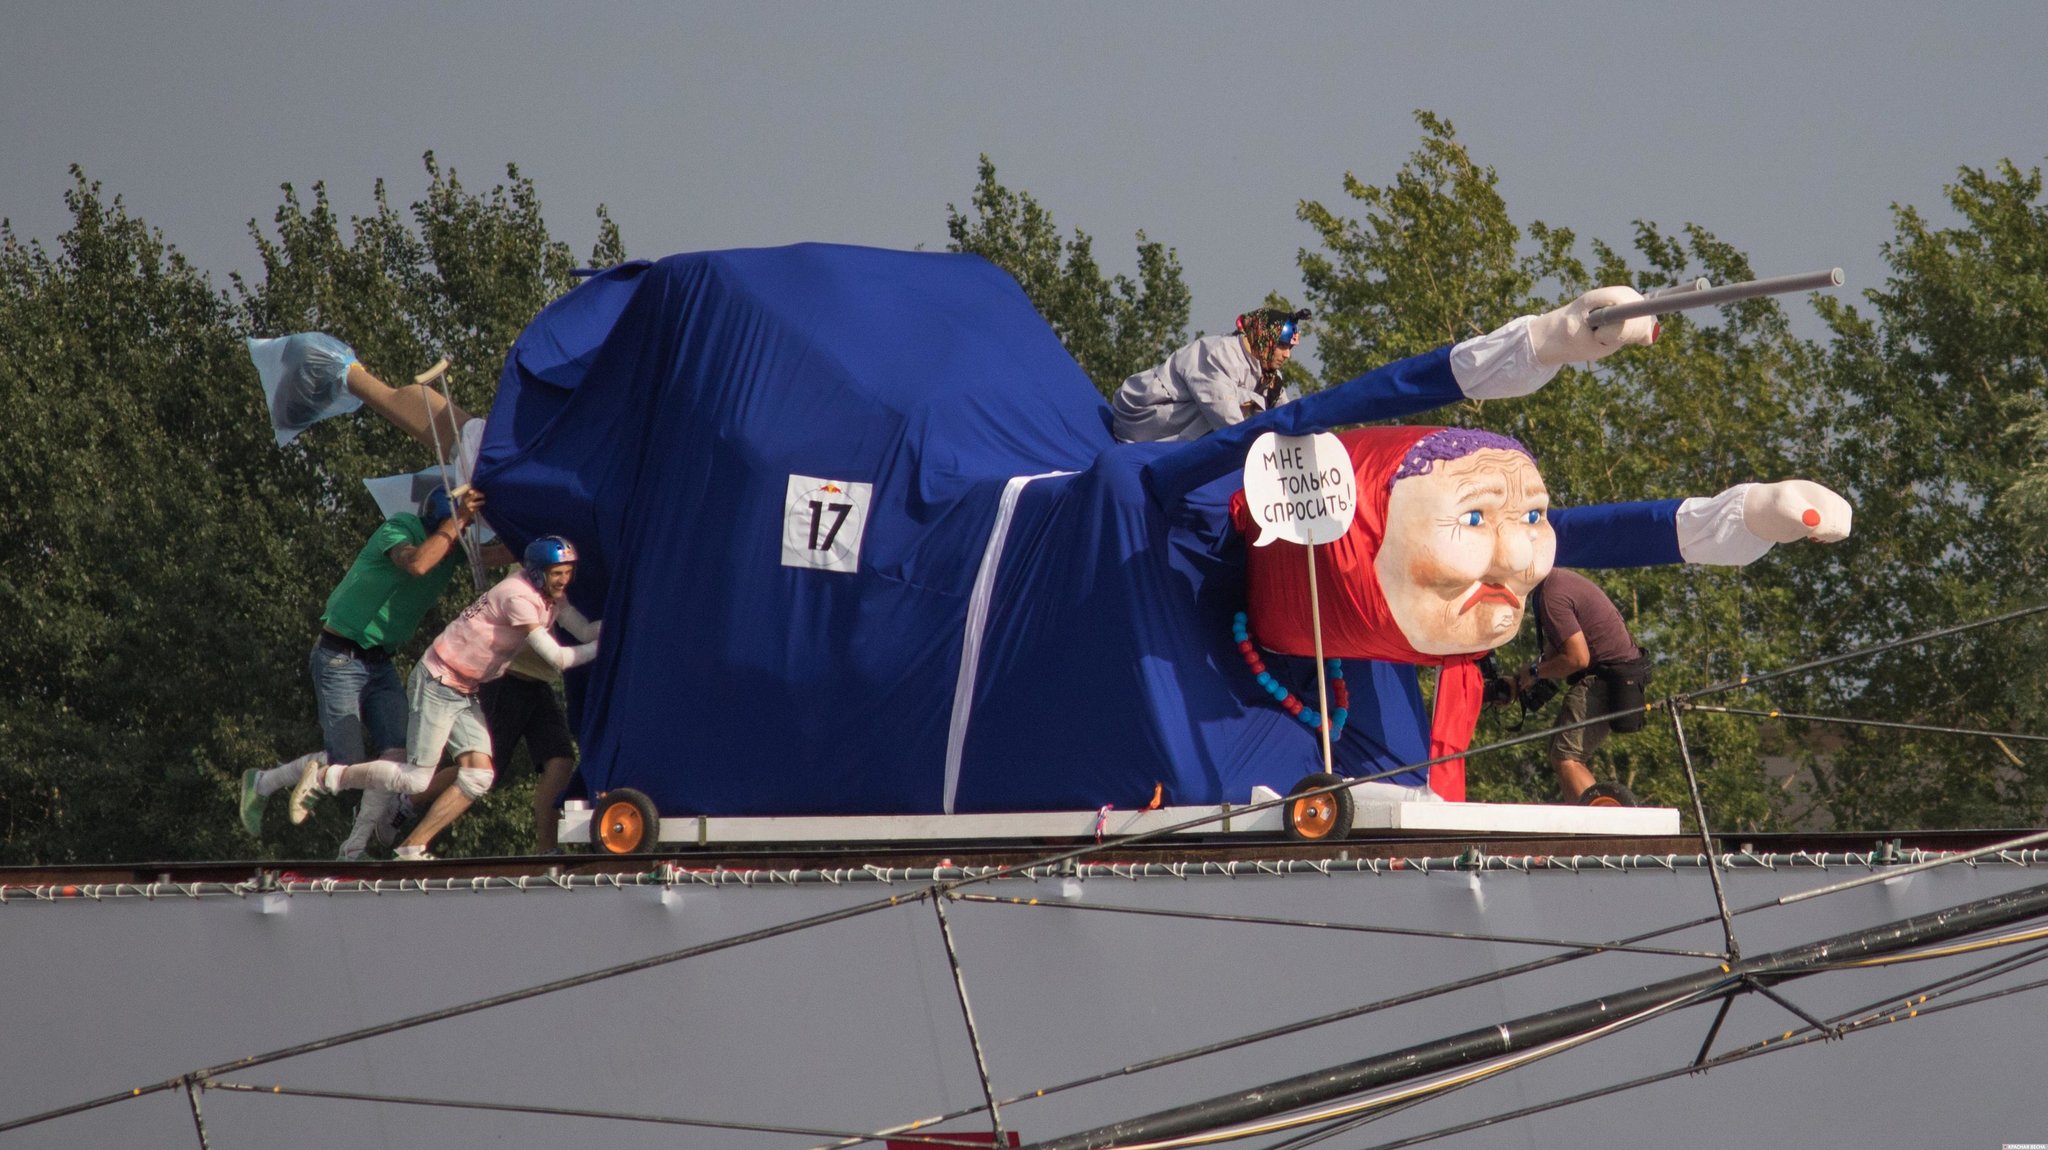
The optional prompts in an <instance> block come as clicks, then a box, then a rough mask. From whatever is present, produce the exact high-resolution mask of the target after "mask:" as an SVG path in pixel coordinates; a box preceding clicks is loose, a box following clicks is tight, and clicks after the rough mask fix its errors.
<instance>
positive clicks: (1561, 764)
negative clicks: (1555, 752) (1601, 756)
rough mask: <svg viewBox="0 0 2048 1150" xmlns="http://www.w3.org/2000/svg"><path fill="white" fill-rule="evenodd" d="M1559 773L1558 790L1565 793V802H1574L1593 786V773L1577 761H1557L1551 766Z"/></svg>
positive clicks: (1553, 761)
mask: <svg viewBox="0 0 2048 1150" xmlns="http://www.w3.org/2000/svg"><path fill="white" fill-rule="evenodd" d="M1550 765H1551V766H1552V767H1553V768H1555V769H1556V771H1557V789H1558V790H1559V791H1561V792H1563V793H1564V801H1566V802H1568V803H1569V802H1574V801H1576V800H1577V799H1578V797H1579V796H1580V795H1582V794H1584V793H1586V788H1587V787H1590V786H1592V785H1593V772H1592V770H1591V769H1589V768H1588V767H1587V766H1586V764H1584V763H1582V762H1580V761H1579V760H1577V759H1555V760H1552V762H1551V764H1550Z"/></svg>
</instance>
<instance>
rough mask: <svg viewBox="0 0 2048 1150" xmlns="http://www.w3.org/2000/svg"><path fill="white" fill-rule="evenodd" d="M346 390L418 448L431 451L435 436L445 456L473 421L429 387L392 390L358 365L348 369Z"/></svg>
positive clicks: (413, 385) (416, 385)
mask: <svg viewBox="0 0 2048 1150" xmlns="http://www.w3.org/2000/svg"><path fill="white" fill-rule="evenodd" d="M348 390H349V394H350V395H353V396H355V397H356V398H357V399H360V400H362V401H363V406H364V407H367V408H369V409H370V410H371V411H374V412H376V413H377V414H378V415H381V416H383V417H384V418H385V419H386V420H388V421H390V423H391V425H392V426H393V427H396V428H397V429H398V430H400V431H403V432H405V433H406V434H407V435H409V436H411V437H412V438H413V439H414V440H416V441H418V443H419V444H420V446H422V447H425V448H427V449H429V450H432V449H433V448H434V446H435V442H434V440H435V435H436V434H437V433H438V434H439V436H440V450H441V452H442V453H443V454H445V455H449V456H453V455H454V453H455V444H456V442H457V435H456V433H457V432H458V431H460V430H461V428H462V425H463V424H465V423H468V422H469V421H470V419H471V418H473V417H472V416H471V415H470V414H469V413H468V412H466V411H464V410H462V409H461V408H460V407H457V406H455V405H453V404H451V403H449V402H448V401H447V400H446V399H443V398H442V396H441V393H440V392H438V391H436V390H434V389H433V388H431V387H425V386H422V385H420V384H417V383H409V384H407V385H405V386H404V387H398V388H394V387H392V386H391V385H390V384H388V383H385V382H384V381H383V380H381V379H378V378H377V377H376V376H374V375H371V374H370V373H369V371H368V370H367V369H366V368H364V367H363V365H362V364H360V363H352V364H350V365H349V368H348Z"/></svg>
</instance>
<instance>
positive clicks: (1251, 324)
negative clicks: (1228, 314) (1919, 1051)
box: [1237, 307, 1309, 411]
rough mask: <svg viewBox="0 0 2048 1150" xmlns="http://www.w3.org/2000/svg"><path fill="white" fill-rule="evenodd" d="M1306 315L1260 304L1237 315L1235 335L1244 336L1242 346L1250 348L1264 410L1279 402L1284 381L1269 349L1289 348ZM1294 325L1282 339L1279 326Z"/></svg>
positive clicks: (1298, 334) (1306, 313)
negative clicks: (1264, 402)
mask: <svg viewBox="0 0 2048 1150" xmlns="http://www.w3.org/2000/svg"><path fill="white" fill-rule="evenodd" d="M1308 316H1309V313H1308V309H1307V308H1303V309H1302V310H1300V311H1293V312H1290V311H1282V310H1280V309H1279V308H1276V307H1263V308H1260V309H1258V310H1257V311H1248V312H1246V313H1244V314H1243V315H1241V316H1238V317H1237V331H1238V334H1240V335H1242V336H1244V342H1245V346H1247V347H1249V348H1251V352H1252V366H1253V367H1256V368H1258V369H1259V395H1260V396H1261V397H1262V398H1263V399H1264V400H1265V401H1266V408H1267V410H1269V411H1270V410H1272V408H1273V406H1274V405H1275V404H1276V403H1278V402H1279V399H1280V392H1281V391H1282V390H1284V389H1285V388H1286V386H1287V383H1286V381H1285V380H1284V379H1282V378H1281V376H1280V368H1279V367H1278V366H1276V365H1275V364H1274V363H1273V362H1272V360H1273V351H1274V349H1276V348H1279V347H1283V346H1284V347H1293V346H1294V344H1295V342H1296V341H1297V340H1298V339H1299V338H1300V331H1301V323H1302V321H1303V320H1306V319H1307V318H1308ZM1289 324H1293V325H1294V332H1293V333H1292V334H1290V335H1288V336H1287V337H1286V338H1285V339H1283V338H1282V336H1281V332H1282V329H1283V328H1285V327H1286V326H1287V325H1289Z"/></svg>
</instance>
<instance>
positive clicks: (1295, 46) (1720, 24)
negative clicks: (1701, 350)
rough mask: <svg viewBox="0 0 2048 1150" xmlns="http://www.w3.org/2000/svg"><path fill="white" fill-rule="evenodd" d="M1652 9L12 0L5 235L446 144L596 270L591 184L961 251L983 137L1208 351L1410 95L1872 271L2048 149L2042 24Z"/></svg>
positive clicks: (1675, 217) (1594, 200) (1389, 164)
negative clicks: (1142, 263)
mask: <svg viewBox="0 0 2048 1150" xmlns="http://www.w3.org/2000/svg"><path fill="white" fill-rule="evenodd" d="M1652 7H1654V6H1624V5H1608V6H1578V5H1574V6H1571V7H1567V8H1558V9H1543V8H1538V7H1536V6H1533V5H1524V4H1510V3H1504V2H1496V0H1489V2H1484V3H1473V4H1455V5H1454V4H1408V5H1398V6H1397V5H1377V4H1371V5H1369V4H1308V3H1271V2H1269V3H1264V4H1243V3H1238V4H1228V5H1226V4H1208V3H1172V4H1168V3H1124V4H1116V5H1107V4H1105V5H1080V4H1022V3H1012V4H1002V5H972V4H964V3H963V4H910V3H890V4H834V5H782V4H728V5H702V4H689V3H666V4H647V5H627V4H610V3H575V4H569V3H540V2H536V0H497V2H493V3H469V4H440V5H433V6H427V5H415V4H403V3H391V2H386V0H356V2H352V3H347V4H335V3H318V4H312V3H287V4H277V3H263V4H258V3H208V4H197V5H156V6H149V7H144V6H141V5H136V4H133V3H119V4H116V3H104V2H101V0H71V2H66V3H29V2H27V0H0V11H4V17H5V19H4V23H5V26H6V28H7V33H6V35H5V36H4V37H0V157H4V162H0V215H5V216H7V217H10V218H11V219H12V221H13V224H14V227H15V229H16V231H17V232H19V233H20V234H22V235H24V236H31V237H38V238H41V239H44V240H46V241H47V240H50V239H52V238H54V237H55V236H56V235H57V234H59V233H60V232H61V231H62V230H63V228H64V226H65V224H66V220H67V217H66V215H65V212H64V208H63V204H62V199H61V197H62V194H63V192H64V190H65V189H66V187H67V186H68V177H67V175H66V173H65V166H66V165H67V164H69V163H72V162H78V163H81V164H83V165H84V167H85V169H86V172H87V174H88V175H89V176H91V177H92V178H94V179H96V180H99V181H101V182H103V183H104V184H105V186H106V188H107V189H108V190H109V191H112V192H116V193H119V194H120V195H122V196H123V197H124V198H125V200H126V202H127V204H128V205H129V207H130V209H131V210H133V211H135V212H137V213H139V214H140V215H142V216H143V217H144V218H146V219H147V220H149V221H150V222H151V223H152V224H154V225H156V226H158V227H160V228H161V229H162V230H163V231H164V232H165V234H166V236H167V237H168V238H169V239H170V240H171V241H172V242H173V243H175V244H177V245H178V246H179V247H180V248H182V249H183V250H184V251H185V252H186V254H187V255H188V256H190V257H191V258H192V259H193V260H194V261H195V262H196V263H198V264H199V265H200V266H202V267H205V268H208V269H210V270H212V271H213V272H214V273H215V276H216V281H217V282H225V273H226V272H228V271H230V270H233V269H237V268H240V269H247V268H249V267H251V266H252V265H253V263H254V254H253V248H252V246H251V244H250V242H249V240H248V238H247V236H246V230H245V225H246V222H247V221H248V220H249V219H251V218H252V217H253V218H259V219H262V220H264V221H265V222H266V223H267V222H268V219H269V216H270V214H271V212H272V211H273V210H274V209H275V207H276V205H277V203H278V199H279V193H278V185H279V184H280V183H283V182H286V181H290V182H292V183H295V184H297V185H298V186H299V187H300V188H301V189H305V188H308V187H309V186H310V185H311V184H312V183H313V182H314V181H316V180H325V181H327V183H328V185H329V187H330V189H331V190H332V191H333V193H334V195H335V198H336V200H337V203H338V204H339V205H340V207H341V208H342V210H344V211H345V212H359V211H363V210H366V209H367V207H368V206H369V202H370V191H371V186H372V181H373V180H374V179H376V178H377V177H379V176H382V177H384V178H385V179H386V180H387V181H388V182H389V184H390V186H391V189H392V195H393V199H394V200H396V201H397V202H398V203H400V204H405V203H410V202H411V201H412V200H413V199H414V198H416V197H417V196H418V194H419V193H420V192H421V190H422V189H423V188H424V183H425V177H424V174H423V172H422V170H421V167H420V163H419V156H420V154H421V153H422V152H424V151H426V150H428V149H433V150H434V151H435V152H436V153H437V154H438V155H439V157H440V158H441V160H442V162H443V163H444V164H447V165H452V166H453V167H455V168H456V169H457V171H458V172H459V173H460V175H461V176H462V178H463V181H464V183H465V184H466V185H468V186H469V187H471V188H472V189H478V190H481V189H483V188H486V187H488V186H490V185H491V184H492V183H494V182H496V180H497V179H498V178H499V177H500V176H501V175H502V173H503V169H504V165H505V163H506V162H507V161H511V162H516V163H517V164H519V165H520V167H521V169H522V170H523V171H524V172H525V173H527V174H528V175H530V176H532V177H533V178H534V179H535V181H536V182H537V184H538V186H539V191H540V194H541V197H542V200H543V203H544V205H545V206H546V209H547V212H548V217H549V222H550V225H551V227H552V228H553V230H554V231H555V233H556V234H557V235H558V236H561V237H563V238H565V239H568V240H569V241H570V242H572V243H573V244H575V245H576V247H577V248H578V249H579V250H580V251H585V252H587V251H588V249H589V246H590V243H591V241H592V239H593V238H594V236H595V224H594V220H593V217H592V214H591V213H592V211H593V209H594V207H595V206H596V205H597V204H598V203H599V202H600V201H602V202H605V203H608V204H609V205H610V206H611V210H612V214H613V217H614V218H615V219H616V220H617V221H618V222H619V224H620V226H621V228H622V229H623V231H624V234H625V239H626V243H627V247H628V249H629V250H630V251H631V252H632V253H633V254H635V255H641V256H658V255H663V254H667V253H669V252H673V251H683V250H693V249H702V248H719V247H735V246H749V245H759V244H780V243H789V242H795V241H800V240H835V241H843V242H852V243H864V244H876V245H883V246H895V247H909V246H914V245H918V244H923V245H925V246H927V247H932V248H937V247H941V246H943V244H944V242H945V229H944V221H945V210H946V205H947V203H948V202H954V203H959V204H962V205H965V203H966V201H967V199H968V196H969V194H970V192H971V190H972V185H973V178H974V163H975V157H976V155H977V154H978V153H981V152H984V151H985V152H987V153H989V154H990V156H991V157H992V158H994V160H995V161H996V163H997V165H998V169H999V174H1000V176H1001V178H1002V179H1003V181H1004V182H1005V183H1007V184H1008V185H1009V186H1011V187H1012V188H1016V189H1021V190H1025V191H1029V192H1030V193H1032V194H1033V195H1035V196H1036V197H1037V198H1038V199H1039V200H1040V202H1042V203H1044V204H1045V205H1046V206H1047V207H1049V208H1051V209H1052V211H1053V212H1054V214H1055V216H1056V218H1057V219H1058V221H1059V222H1060V224H1061V225H1062V226H1063V227H1066V228H1071V227H1074V226H1080V227H1082V228H1085V229H1086V230H1088V231H1089V232H1090V233H1092V234H1093V235H1094V236H1095V237H1096V241H1097V254H1098V257H1099V258H1101V259H1102V260H1103V261H1104V262H1105V263H1106V264H1107V265H1108V266H1110V267H1111V268H1112V269H1113V270H1115V269H1125V268H1128V267H1129V265H1130V264H1131V262H1132V261H1131V255H1130V250H1131V238H1132V233H1133V232H1135V231H1136V230H1137V229H1139V228H1144V229H1146V230H1147V232H1148V233H1149V234H1150V235H1151V237H1152V238H1154V239H1158V240H1162V241H1164V242H1166V243H1168V244H1170V245H1172V246H1174V247H1175V248H1177V249H1178V250H1179V252H1180V257H1181V261H1182V264H1183V266H1184V268H1185V271H1186V277H1187V280H1188V283H1189V285H1190V287H1191V288H1192V289H1193V291H1194V302H1195V312H1194V317H1193V318H1194V323H1195V325H1196V326H1198V327H1206V328H1208V329H1210V330H1215V329H1216V328H1218V327H1220V326H1222V325H1224V324H1227V323H1228V322H1229V319H1230V317H1231V316H1232V315H1234V314H1235V313H1236V312H1237V311H1239V310H1241V309H1243V308H1244V307H1246V306H1248V305H1250V304H1252V303H1255V302H1256V301H1257V300H1258V299H1259V297H1260V296H1262V295H1263V294H1264V293H1265V292H1266V291H1267V290H1269V289H1278V290H1281V291H1283V292H1287V293H1289V294H1297V295H1298V294H1299V290H1300V288H1299V279H1298V276H1297V273H1296V270H1295V264H1294V258H1295V252H1296V250H1297V249H1298V248H1299V247H1301V246H1302V245H1304V244H1306V243H1308V242H1310V240H1311V236H1310V234H1309V232H1308V229H1307V228H1306V227H1305V226H1304V225H1302V224H1300V223H1298V222H1296V221H1295V219H1294V214H1293V213H1294V205H1295V203H1296V201H1297V200H1300V199H1304V198H1309V199H1321V200H1323V201H1324V202H1326V203H1328V204H1330V205H1331V206H1332V207H1338V206H1339V204H1340V202H1345V201H1343V194H1342V190H1341V181H1342V177H1343V174H1344V173H1345V172H1346V171H1347V170H1349V171H1353V172H1355V173H1357V174H1358V175H1359V177H1360V178H1362V179H1364V180H1366V181H1367V182H1370V183H1381V182H1385V181H1386V180H1387V179H1389V178H1390V177H1391V176H1392V175H1393V174H1394V172H1395V171H1396V170H1397V169H1398V167H1399V165H1400V164H1401V162H1402V160H1403V158H1404V157H1405V156H1406V155H1407V154H1408V153H1409V152H1410V151H1411V150H1413V148H1414V147H1415V145H1416V142H1417V138H1418V137H1417V131H1416V129H1415V127H1414V125H1413V123H1412V121H1411V119H1410V113H1411V111H1412V110H1413V109H1415V108H1428V109H1431V110H1433V111H1435V112H1437V113H1440V114H1442V115H1444V116H1447V117H1449V118H1450V119H1451V120H1452V121H1454V122H1455V123H1456V125H1457V127H1458V130H1459V134H1460V136H1461V138H1462V139H1463V140H1464V141H1465V142H1466V143H1467V144H1468V145H1469V147H1470V148H1471V150H1472V152H1473V153H1474V155H1475V156H1476V157H1477V158H1478V159H1479V160H1480V161H1481V162H1483V163H1487V164H1491V165H1492V166H1494V167H1495V168H1496V169H1497V170H1498V171H1499V174H1500V177H1501V188H1502V191H1503V194H1504V195H1505V197H1506V199H1507V202H1508V206H1509V209H1510V211H1511V212H1512V213H1513V215H1514V217H1515V219H1516V220H1517V221H1518V222H1522V223H1526V222H1527V221H1529V220H1531V219H1542V220H1545V221H1547V222H1549V223H1552V224H1556V225H1562V226H1568V227H1571V228H1573V229H1574V230H1576V231H1577V232H1578V233H1579V235H1580V236H1581V237H1590V236H1598V237H1601V238H1605V239H1607V240H1609V241H1610V242H1614V243H1617V244H1625V243H1626V242H1627V240H1628V238H1629V236H1630V231H1631V221H1632V220H1634V219H1637V218H1645V219H1651V220H1655V221H1657V222H1659V223H1661V224H1664V225H1666V226H1669V227H1676V226H1677V225H1679V224H1682V223H1685V222H1688V221H1692V222H1697V223H1700V224H1703V225H1705V226H1706V227H1708V228H1709V229H1710V230H1713V231H1714V232H1716V233H1717V234H1719V235H1720V236H1721V237H1722V238H1723V239H1725V240H1727V241H1729V242H1731V243H1733V244H1735V245H1736V246H1738V247H1740V248H1743V249H1745V250H1747V251H1748V252H1749V253H1750V255H1751V257H1752V260H1753V262H1754V264H1755V266H1756V268H1757V270H1758V272H1759V273H1760V274H1775V273H1781V272H1792V271H1803V270H1807V269H1810V268H1816V267H1827V266H1829V265H1835V264H1839V265H1841V266H1843V267H1844V268H1845V269H1846V270H1847V272H1848V275H1849V280H1850V284H1851V286H1852V287H1868V286H1871V285H1873V284H1876V283H1878V282H1879V281H1880V280H1881V278H1882V275H1883V271H1884V269H1883V265H1882V262H1881V259H1880V257H1879V254H1878V245H1879V244H1880V243H1882V242H1883V241H1884V240H1885V239H1886V238H1888V237H1889V236H1890V234H1891V231H1892V228H1891V218H1890V207H1889V206H1890V204H1891V203H1893V202H1894V201H1899V202H1906V203H1914V204H1918V205H1920V206H1921V207H1923V208H1924V209H1929V210H1933V211H1936V212H1937V213H1938V214H1941V212H1940V210H1941V203H1940V196H1941V187H1942V185H1943V183H1945V182H1947V181H1949V180H1950V179H1951V178H1952V177H1953V176H1954V173H1955V170H1956V168H1957V167H1958V166H1959V165H1964V164H1968V165H1972V166H1986V165H1990V164H1993V163H1995V162H1997V161H1998V160H1999V159H2000V158H2003V157H2011V158H2013V159H2014V160H2016V161H2017V162H2019V163H2020V164H2021V165H2022V166H2031V165H2033V164H2038V163H2040V162H2041V161H2042V158H2043V156H2044V154H2048V70H2044V69H2043V68H2042V67H2041V65H2040V60H2039V55H2040V51H2041V48H2042V45H2043V44H2048V6H2042V5H2037V4H1983V5H1970V6H1946V5H1934V4H1926V3H1912V4H1844V3H1825V4H1783V3H1761V4H1759V3H1726V2H1717V3H1713V4H1693V5H1688V6H1683V7H1671V8H1656V9H1654V10H1648V9H1650V8H1652ZM1340 210H1341V209H1340ZM1346 214H1349V213H1348V211H1347V213H1346Z"/></svg>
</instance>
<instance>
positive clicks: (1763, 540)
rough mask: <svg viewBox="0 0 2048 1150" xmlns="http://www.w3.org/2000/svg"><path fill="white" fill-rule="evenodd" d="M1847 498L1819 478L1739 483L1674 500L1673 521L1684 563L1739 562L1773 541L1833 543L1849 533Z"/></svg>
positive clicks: (1725, 564)
mask: <svg viewBox="0 0 2048 1150" xmlns="http://www.w3.org/2000/svg"><path fill="white" fill-rule="evenodd" d="M1849 519H1850V511H1849V501H1848V500H1846V499H1843V498H1842V497H1841V496H1839V495H1837V494H1835V493H1834V492H1832V491H1829V490H1828V489H1827V488H1825V487H1822V486H1821V485H1820V484H1818V483H1812V482H1809V481H1807V480H1804V479H1787V480H1785V481H1784V482H1782V483H1738V484H1736V485H1735V486H1733V487H1730V488H1729V489H1728V490H1726V491H1723V492H1722V493H1721V494H1719V495H1715V496H1712V497H1710V498H1706V499H1688V500H1686V501H1685V502H1683V503H1680V504H1679V505H1678V515H1677V519H1676V521H1675V522H1674V524H1673V526H1674V527H1675V528H1676V530H1677V535H1678V554H1679V557H1680V558H1682V559H1684V560H1685V561H1686V562H1687V563H1711V564H1714V565H1715V566H1722V567H1742V566H1746V565H1748V564H1751V563H1754V562H1756V561H1757V560H1759V559H1761V558H1763V557H1764V554H1765V553H1766V552H1768V551H1769V550H1770V549H1771V547H1772V545H1774V544H1778V543H1792V542H1795V541H1797V540H1800V539H1811V540H1813V541H1814V542H1816V543H1835V542H1838V541H1840V540H1842V539H1846V538H1848V535H1849Z"/></svg>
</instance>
